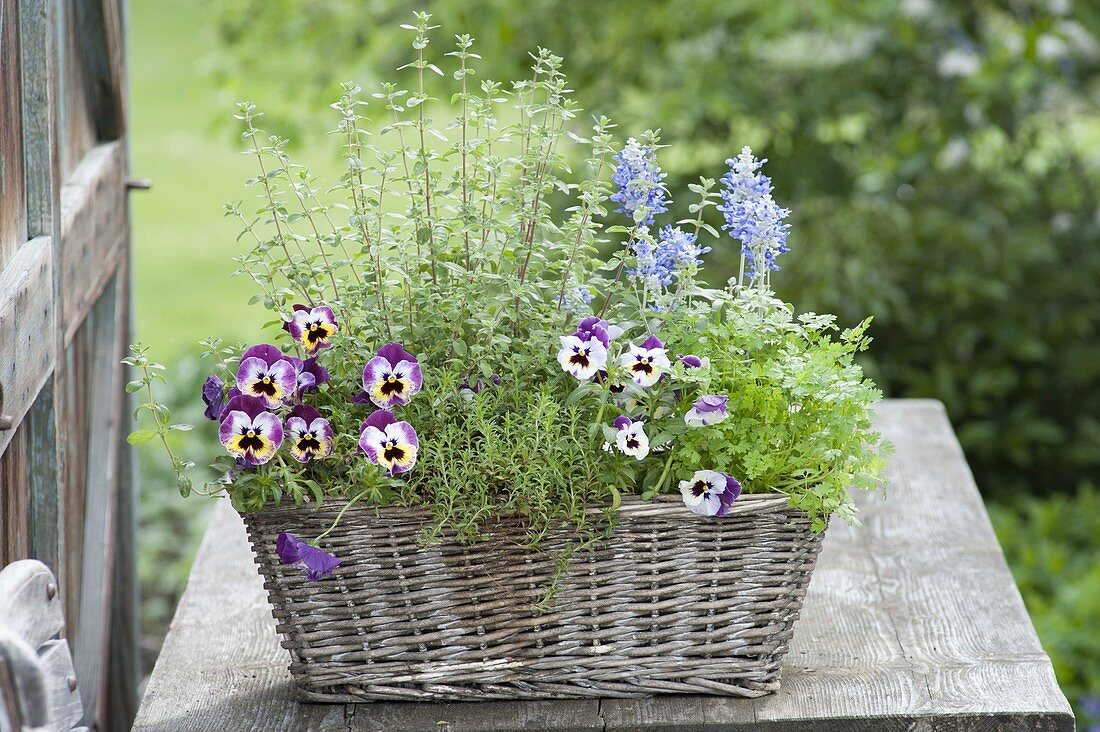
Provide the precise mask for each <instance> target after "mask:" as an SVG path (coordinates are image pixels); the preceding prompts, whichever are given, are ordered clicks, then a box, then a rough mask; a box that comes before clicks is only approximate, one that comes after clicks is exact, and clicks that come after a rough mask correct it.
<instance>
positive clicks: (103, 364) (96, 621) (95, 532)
mask: <svg viewBox="0 0 1100 732" xmlns="http://www.w3.org/2000/svg"><path fill="white" fill-rule="evenodd" d="M116 284H117V279H114V278H112V279H111V280H110V283H109V284H108V286H107V289H106V290H105V291H104V292H103V294H102V295H101V296H100V298H99V301H98V302H96V304H95V307H93V308H92V310H91V312H89V314H88V317H87V320H86V322H85V324H84V327H83V330H84V331H85V334H86V335H85V337H84V338H82V339H79V340H74V342H73V344H72V347H80V348H86V349H88V351H87V358H88V366H89V368H88V379H87V381H85V382H84V384H83V385H82V386H83V390H82V393H80V394H79V395H78V398H79V399H83V400H84V403H85V409H86V415H87V422H86V423H85V424H86V430H83V431H82V432H81V436H80V439H83V441H84V443H85V449H84V456H85V461H86V462H85V469H84V500H85V505H86V506H90V507H94V510H88V511H85V514H84V549H83V552H82V553H81V556H82V557H83V568H82V579H81V585H82V586H83V587H85V588H95V591H94V592H84V593H82V594H81V599H80V615H79V635H78V636H77V638H76V641H75V643H74V645H73V653H74V658H75V665H76V670H77V676H78V677H79V678H80V680H81V683H82V684H84V687H85V689H86V690H87V692H86V693H85V694H84V709H85V713H86V718H87V719H89V720H92V719H95V718H96V711H97V708H99V703H100V701H101V699H102V698H103V697H104V695H105V694H106V683H105V680H104V672H105V670H106V668H107V664H108V649H109V628H110V617H111V616H110V613H111V580H112V577H113V575H114V559H115V553H116V545H115V530H114V526H115V524H114V521H115V504H116V501H117V482H116V477H117V456H118V440H119V425H120V415H119V410H118V400H117V396H116V397H115V398H111V396H112V395H117V394H119V393H120V392H122V369H121V368H120V367H119V366H118V363H119V360H120V359H121V357H122V354H121V353H120V348H119V342H118V334H117V331H116V328H117V320H116V309H117V307H118V302H119V301H118V297H117V293H116V289H115V288H116Z"/></svg>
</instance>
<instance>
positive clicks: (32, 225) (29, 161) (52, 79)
mask: <svg viewBox="0 0 1100 732" xmlns="http://www.w3.org/2000/svg"><path fill="white" fill-rule="evenodd" d="M56 7H57V5H56V3H52V2H41V0H20V2H19V37H20V49H19V50H20V56H21V60H22V71H23V79H22V81H23V154H24V158H25V165H24V180H25V189H26V197H27V234H28V238H34V237H36V236H54V237H56V236H57V231H55V223H56V220H55V217H54V212H55V211H56V210H57V207H58V195H59V190H60V183H59V182H58V180H57V178H58V176H56V175H55V171H56V169H57V140H56V138H57V135H56V133H55V132H54V130H53V121H52V114H51V105H50V101H51V98H52V97H55V96H56V94H57V87H56V83H57V77H56V73H57V58H56V54H55V53H54V35H53V31H52V29H53V22H54V12H55V9H56Z"/></svg>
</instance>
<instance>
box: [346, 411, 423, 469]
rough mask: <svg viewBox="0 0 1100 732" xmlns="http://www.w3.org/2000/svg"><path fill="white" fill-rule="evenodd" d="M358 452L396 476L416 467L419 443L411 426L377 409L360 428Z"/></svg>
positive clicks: (391, 414)
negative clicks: (363, 453) (360, 451)
mask: <svg viewBox="0 0 1100 732" xmlns="http://www.w3.org/2000/svg"><path fill="white" fill-rule="evenodd" d="M359 449H361V450H362V451H363V452H365V453H366V454H367V457H368V458H369V459H370V461H371V462H372V463H374V464H375V465H381V466H382V467H383V468H385V469H386V472H388V473H389V474H390V475H399V474H401V473H405V472H407V471H409V470H411V469H412V466H413V465H415V464H416V453H417V450H419V449H420V441H419V440H418V439H417V437H416V430H414V429H413V427H412V425H411V424H409V423H408V422H398V421H397V419H395V418H394V416H393V412H391V411H389V410H388V409H379V410H378V411H377V412H374V413H373V414H372V415H371V416H369V417H367V419H366V421H364V422H363V424H362V425H361V426H360V427H359Z"/></svg>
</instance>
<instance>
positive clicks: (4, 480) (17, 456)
mask: <svg viewBox="0 0 1100 732" xmlns="http://www.w3.org/2000/svg"><path fill="white" fill-rule="evenodd" d="M14 432H15V435H14V439H13V440H12V441H11V443H10V444H9V445H8V449H7V451H6V452H5V453H4V454H3V455H0V566H2V565H3V564H6V563H9V562H14V561H16V560H17V559H26V558H27V557H29V556H30V555H31V517H30V493H31V491H30V487H29V485H28V481H27V473H26V470H24V468H23V466H24V465H25V464H26V454H27V443H28V442H29V439H28V435H29V430H26V429H24V427H23V425H20V426H19V427H18V428H17V429H16V430H14ZM0 434H3V433H0Z"/></svg>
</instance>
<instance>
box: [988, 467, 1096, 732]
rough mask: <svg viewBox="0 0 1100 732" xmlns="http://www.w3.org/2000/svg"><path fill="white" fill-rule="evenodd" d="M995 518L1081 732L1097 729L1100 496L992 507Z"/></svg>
mask: <svg viewBox="0 0 1100 732" xmlns="http://www.w3.org/2000/svg"><path fill="white" fill-rule="evenodd" d="M990 517H991V518H992V519H993V526H994V528H995V529H996V530H997V536H998V537H999V538H1000V540H1001V546H1003V547H1004V550H1005V555H1006V556H1007V558H1008V562H1009V564H1010V565H1011V566H1012V573H1013V575H1015V577H1016V583H1017V584H1018V585H1019V586H1020V591H1021V593H1022V594H1023V596H1024V600H1025V601H1026V603H1027V608H1028V611H1029V612H1030V613H1031V619H1032V620H1033V621H1034V623H1035V628H1036V630H1037V631H1038V632H1039V637H1040V638H1041V639H1042V641H1043V647H1044V648H1045V649H1046V651H1047V653H1049V654H1050V657H1051V660H1052V661H1053V662H1054V668H1055V671H1056V672H1057V674H1058V683H1059V684H1060V685H1061V687H1062V690H1063V691H1064V692H1065V693H1066V696H1067V697H1069V699H1070V701H1071V702H1073V704H1074V711H1075V712H1076V713H1077V723H1078V729H1082V730H1084V729H1093V727H1091V726H1090V723H1091V724H1095V725H1100V634H1097V632H1096V629H1097V628H1098V627H1100V563H1097V561H1096V558H1097V551H1096V544H1097V537H1100V492H1098V491H1097V490H1096V489H1095V488H1093V487H1092V486H1084V487H1082V488H1081V490H1079V491H1078V492H1077V494H1076V495H1075V496H1065V495H1058V496H1052V497H1050V498H1048V499H1037V498H1031V497H1029V498H1024V499H1022V500H1020V501H1018V502H1017V503H1016V504H1015V505H1013V506H1002V505H992V506H990Z"/></svg>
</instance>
